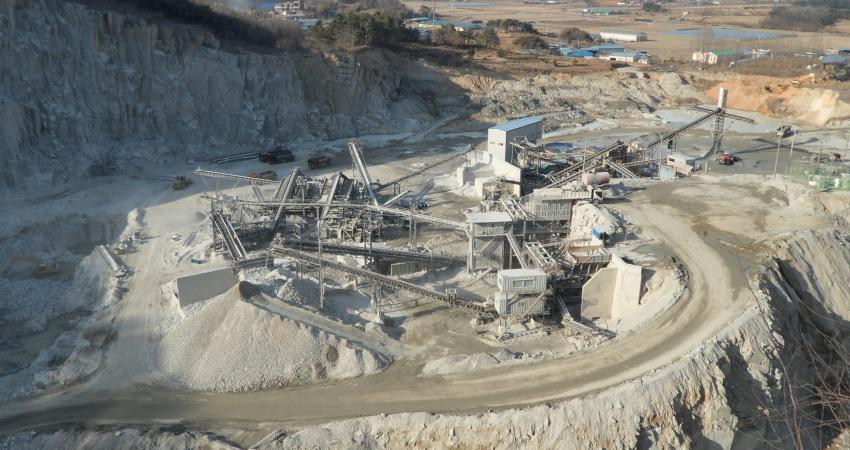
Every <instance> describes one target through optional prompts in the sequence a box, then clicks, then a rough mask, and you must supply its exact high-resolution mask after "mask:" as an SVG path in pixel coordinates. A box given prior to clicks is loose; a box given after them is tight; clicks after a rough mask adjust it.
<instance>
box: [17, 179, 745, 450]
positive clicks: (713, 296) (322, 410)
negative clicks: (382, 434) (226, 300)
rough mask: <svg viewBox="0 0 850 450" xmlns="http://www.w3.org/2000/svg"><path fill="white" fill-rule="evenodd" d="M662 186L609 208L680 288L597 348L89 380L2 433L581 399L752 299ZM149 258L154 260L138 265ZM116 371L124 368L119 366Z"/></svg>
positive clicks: (240, 423) (631, 375) (257, 425)
mask: <svg viewBox="0 0 850 450" xmlns="http://www.w3.org/2000/svg"><path fill="white" fill-rule="evenodd" d="M669 189H670V187H669V186H665V185H662V186H656V187H653V188H651V189H649V190H648V191H647V192H642V193H638V194H636V195H634V196H633V197H632V198H631V201H630V202H627V203H621V204H617V205H614V207H615V208H616V209H618V210H620V211H621V212H623V213H624V214H625V215H626V216H627V217H628V218H629V219H630V220H631V221H632V222H634V223H637V224H640V226H641V227H642V229H643V234H644V235H646V236H647V237H650V238H653V239H655V240H656V241H657V242H658V243H659V244H662V245H664V246H666V247H667V248H668V249H669V251H670V252H671V253H672V254H674V255H676V257H677V258H679V259H680V261H681V263H682V264H683V265H684V266H685V267H686V268H687V270H688V273H689V290H688V292H687V293H686V295H685V296H684V297H683V298H682V299H681V300H680V301H679V302H678V303H676V304H675V305H674V306H673V307H672V308H671V309H670V310H668V311H667V312H665V313H664V314H663V315H662V316H661V317H659V318H658V319H657V320H656V321H655V322H653V323H651V324H649V325H648V326H646V327H644V328H642V329H640V330H638V331H637V332H635V333H633V334H630V335H628V336H623V337H621V338H620V339H617V340H615V341H614V342H612V343H610V344H607V345H604V346H602V347H600V348H597V349H595V350H592V351H588V352H581V353H578V354H574V355H571V356H569V357H566V358H563V359H558V360H553V361H548V362H542V363H539V364H533V365H528V366H520V367H517V366H514V367H510V368H505V369H496V370H491V371H488V372H486V373H479V374H472V375H457V376H447V377H427V378H425V377H416V376H415V374H414V373H412V371H411V370H410V368H406V367H404V365H393V366H391V367H390V368H389V369H388V370H386V371H385V372H383V373H381V374H379V375H374V376H370V377H365V378H356V379H349V380H344V381H339V382H332V383H326V384H321V385H314V386H302V387H294V388H289V389H283V390H276V391H266V392H251V393H227V394H199V393H191V392H181V391H168V390H164V389H162V388H160V387H153V386H148V385H139V384H135V385H132V386H129V387H123V388H120V389H119V388H117V387H110V386H111V383H105V384H103V385H101V384H99V383H87V384H84V385H81V386H79V387H76V388H72V389H69V390H67V391H64V392H59V393H56V394H51V395H47V396H43V397H39V398H34V399H31V400H28V401H23V402H19V403H15V404H9V405H7V406H6V407H5V408H4V410H3V412H2V413H0V432H3V433H6V432H11V431H16V430H24V429H33V428H39V427H45V426H55V425H67V424H78V423H84V424H126V423H174V422H181V423H186V424H191V425H197V426H201V427H208V428H221V427H239V428H242V429H275V428H281V427H295V426H300V425H305V424H311V423H320V422H325V421H330V420H335V419H342V418H347V417H355V416H363V415H373V414H380V413H392V412H402V411H433V412H459V411H478V410H484V409H488V408H503V407H509V406H520V405H528V404H532V403H539V402H544V401H553V400H557V399H564V398H569V397H574V396H580V395H584V394H588V393H591V392H594V391H597V390H600V389H604V388H606V387H609V386H612V385H616V384H619V383H623V382H626V381H628V380H631V379H635V378H638V377H641V376H642V375H644V374H646V373H648V372H650V371H653V370H656V369H659V368H662V367H664V366H666V365H668V364H670V363H673V362H675V361H676V360H678V359H679V358H681V357H682V355H685V354H686V353H687V352H688V351H690V350H691V349H692V348H693V347H694V346H696V345H698V344H699V342H701V341H702V340H704V339H707V338H710V337H712V336H713V335H715V334H717V333H718V332H719V331H720V330H721V329H722V328H723V327H724V326H725V325H726V324H728V323H729V322H731V320H732V319H733V318H735V317H737V316H738V315H740V314H741V313H742V312H743V311H744V310H745V309H746V308H747V306H748V305H749V304H750V302H749V300H748V297H747V295H748V294H745V293H744V290H742V289H741V288H742V287H744V285H745V280H744V279H743V275H742V273H741V271H740V270H739V268H738V266H737V262H736V261H735V258H734V257H733V256H732V255H730V254H729V253H728V250H727V249H726V248H725V247H723V244H721V243H720V241H718V240H717V239H715V238H713V237H712V236H711V234H709V233H707V232H704V230H703V229H701V227H700V226H698V225H696V226H695V225H694V224H693V223H692V219H691V215H690V214H688V213H687V212H686V211H685V210H684V209H682V208H680V207H677V206H676V205H677V204H679V203H680V202H679V201H678V200H677V199H676V197H675V196H671V195H669V192H667V191H666V190H669ZM156 208H158V207H155V208H150V209H148V214H147V217H148V218H149V219H148V220H150V221H152V223H151V226H152V227H154V228H157V227H158V225H157V224H155V223H153V221H155V220H156V219H155V218H156V217H160V216H161V215H159V214H157V213H156V212H155V211H154V210H155V209H156ZM157 247H158V246H148V247H147V248H146V249H145V250H144V251H145V252H149V254H148V255H147V256H145V255H140V256H139V257H140V260H141V261H146V262H147V263H150V262H152V261H151V258H152V257H153V256H151V255H150V253H153V252H155V250H156V249H157ZM155 267H157V265H156V264H155V263H153V264H151V266H149V267H148V268H147V270H151V269H152V268H155ZM146 276H151V277H153V276H155V275H154V274H147V275H146ZM128 300H133V299H128ZM134 301H138V299H136V300H134ZM136 310H137V309H136ZM137 311H138V310H137ZM127 342H128V343H131V342H133V341H127ZM136 342H137V343H138V341H136ZM281 344H282V345H285V343H281ZM125 345H127V344H125ZM128 350H129V349H128ZM109 367H110V366H107V368H109ZM137 367H138V366H137ZM116 374H117V375H119V376H130V374H129V373H127V372H126V371H118V372H114V373H113V375H116ZM110 378H111V377H110ZM529 380H534V382H530V381H529Z"/></svg>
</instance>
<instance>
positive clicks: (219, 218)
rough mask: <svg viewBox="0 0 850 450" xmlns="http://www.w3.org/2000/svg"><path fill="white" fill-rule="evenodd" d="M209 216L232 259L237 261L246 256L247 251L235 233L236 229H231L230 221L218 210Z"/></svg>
mask: <svg viewBox="0 0 850 450" xmlns="http://www.w3.org/2000/svg"><path fill="white" fill-rule="evenodd" d="M211 218H212V222H213V226H214V227H215V228H216V230H218V232H219V234H221V237H222V240H223V241H224V245H225V247H227V251H228V252H229V253H230V256H231V257H232V258H233V261H235V262H237V263H238V262H240V261H242V260H244V259H245V258H247V256H248V253H247V252H246V251H245V247H243V246H242V242H241V241H240V240H239V236H238V235H237V234H236V230H234V229H233V225H231V224H230V221H229V220H227V218H226V217H224V216H223V215H221V213H218V212H213V213H212V216H211Z"/></svg>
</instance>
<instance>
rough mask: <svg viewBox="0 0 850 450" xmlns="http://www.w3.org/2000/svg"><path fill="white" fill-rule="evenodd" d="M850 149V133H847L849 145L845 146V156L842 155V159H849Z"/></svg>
mask: <svg viewBox="0 0 850 450" xmlns="http://www.w3.org/2000/svg"><path fill="white" fill-rule="evenodd" d="M848 150H850V134H848V135H847V146H846V147H844V156H842V157H841V160H842V161H847V151H848Z"/></svg>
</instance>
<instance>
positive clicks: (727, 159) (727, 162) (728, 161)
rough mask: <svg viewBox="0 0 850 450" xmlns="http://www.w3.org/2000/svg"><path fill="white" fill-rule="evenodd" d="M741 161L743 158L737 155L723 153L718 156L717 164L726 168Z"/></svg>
mask: <svg viewBox="0 0 850 450" xmlns="http://www.w3.org/2000/svg"><path fill="white" fill-rule="evenodd" d="M740 160H741V158H739V157H738V156H737V155H733V154H731V153H727V152H722V153H718V154H717V162H719V163H720V164H722V165H724V166H731V165H732V164H735V163H736V162H738V161H740Z"/></svg>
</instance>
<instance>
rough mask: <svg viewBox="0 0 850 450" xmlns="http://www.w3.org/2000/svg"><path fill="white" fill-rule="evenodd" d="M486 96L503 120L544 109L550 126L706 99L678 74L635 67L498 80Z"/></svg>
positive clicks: (491, 113) (489, 108)
mask: <svg viewBox="0 0 850 450" xmlns="http://www.w3.org/2000/svg"><path fill="white" fill-rule="evenodd" d="M480 96H481V98H480V101H481V104H482V109H481V113H482V115H483V116H486V117H490V118H492V119H496V120H503V119H505V118H514V117H520V116H526V115H540V116H543V117H544V122H545V123H544V126H545V128H546V130H547V131H550V130H554V129H557V128H563V127H566V126H574V125H580V124H584V123H587V122H588V121H589V120H590V119H589V118H600V117H603V118H615V119H623V118H641V117H643V114H644V113H649V112H652V111H655V109H656V108H658V107H661V106H665V105H666V106H670V105H677V104H681V103H698V102H700V101H703V100H705V98H704V96H703V95H702V93H701V92H699V91H697V90H696V89H694V87H693V86H691V85H689V84H688V83H687V82H685V81H684V80H683V79H682V78H681V77H679V76H678V75H676V74H665V75H662V76H660V77H654V78H653V79H646V78H642V77H639V76H638V75H636V74H633V73H611V74H608V76H600V74H594V75H592V76H575V77H568V78H566V77H559V76H550V75H540V76H537V77H534V78H526V79H522V80H507V81H498V82H496V83H494V84H493V86H492V88H491V89H488V90H487V91H485V92H483V93H482V94H480Z"/></svg>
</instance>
